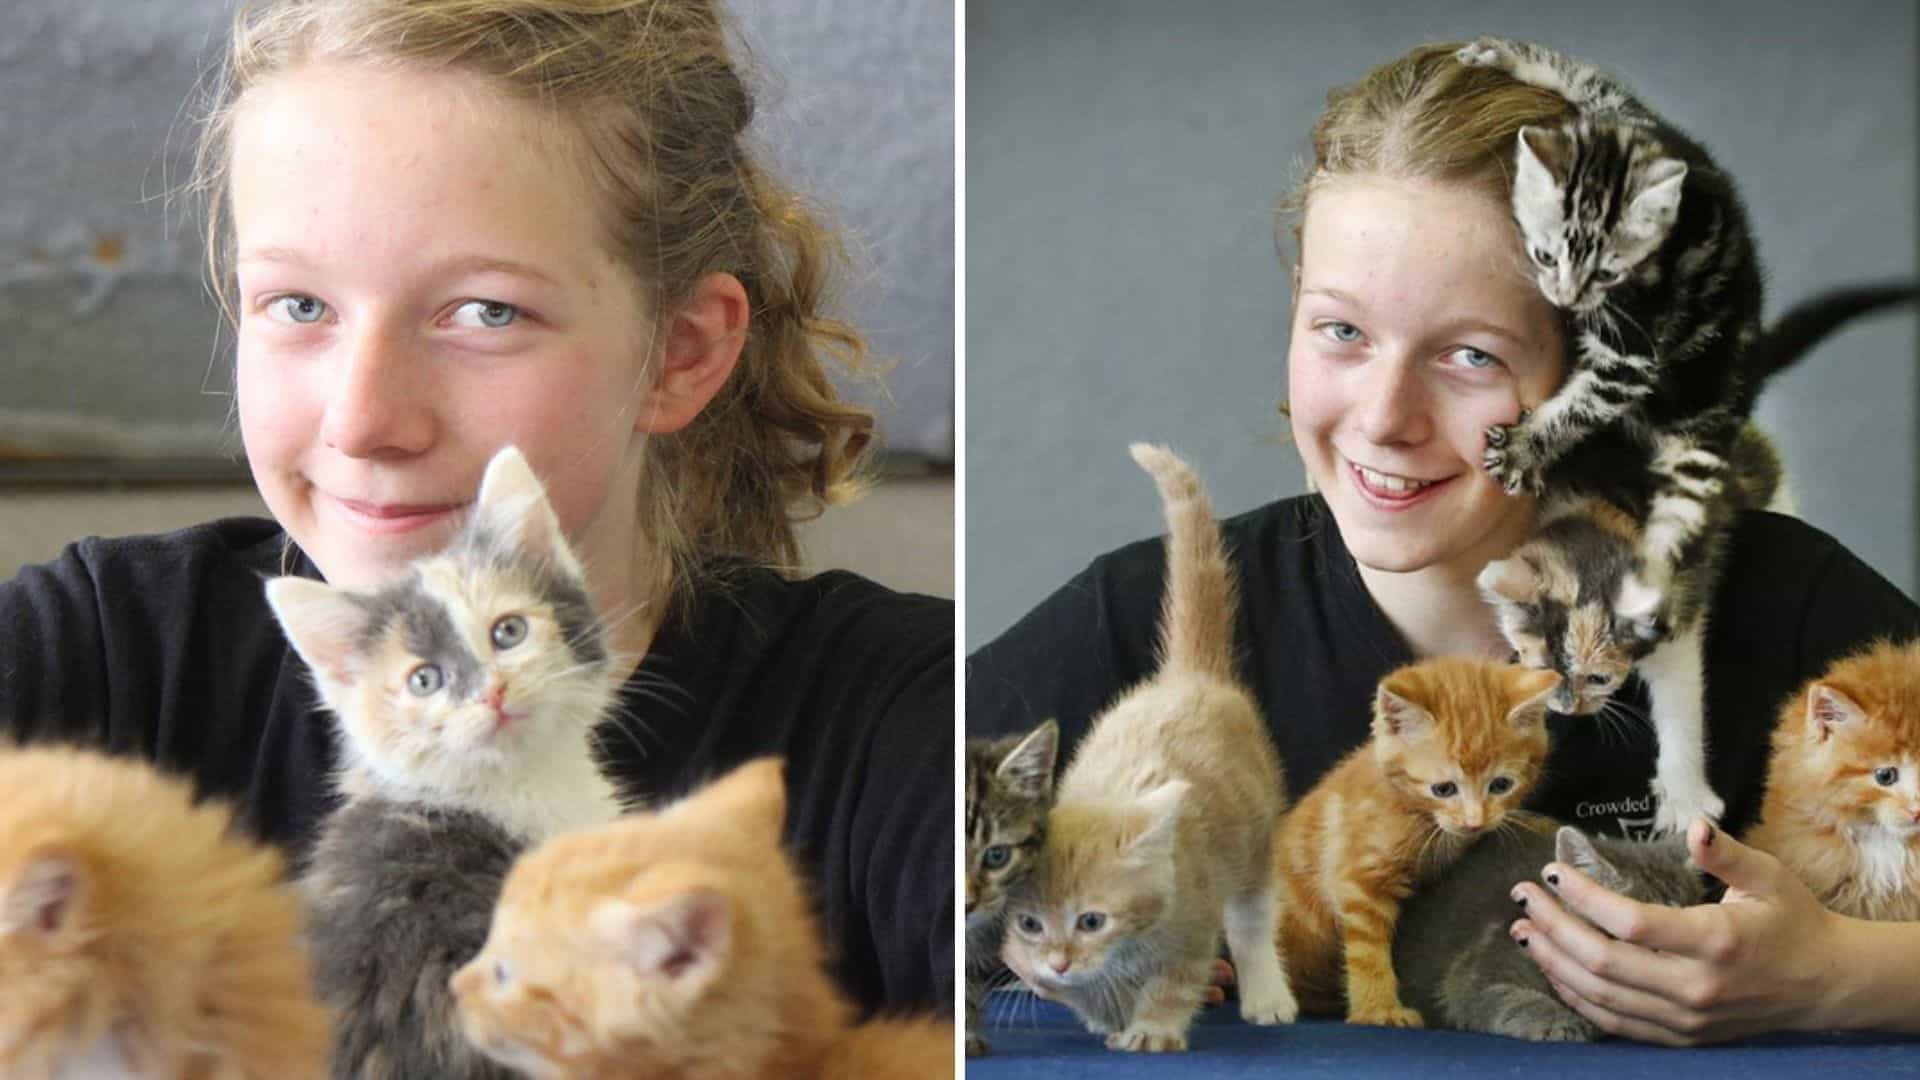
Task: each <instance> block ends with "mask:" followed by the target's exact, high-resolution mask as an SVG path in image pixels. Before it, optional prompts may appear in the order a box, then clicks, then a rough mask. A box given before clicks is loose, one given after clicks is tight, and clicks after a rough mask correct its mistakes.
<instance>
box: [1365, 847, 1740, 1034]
mask: <svg viewBox="0 0 1920 1080" xmlns="http://www.w3.org/2000/svg"><path fill="white" fill-rule="evenodd" d="M1514 820H1515V823H1516V825H1517V827H1516V828H1512V829H1508V830H1506V831H1504V832H1501V833H1499V834H1497V835H1494V836H1489V837H1487V838H1486V839H1485V840H1482V841H1481V842H1479V843H1478V844H1475V845H1474V846H1473V848H1472V850H1470V851H1468V852H1467V853H1466V854H1465V855H1462V856H1461V857H1460V861H1459V862H1457V863H1455V864H1454V865H1453V867H1452V868H1451V869H1449V870H1448V871H1447V872H1446V873H1445V874H1443V875H1441V876H1440V877H1439V878H1438V879H1436V880H1435V881H1434V882H1433V883H1432V884H1431V885H1428V886H1426V887H1425V888H1422V889H1421V890H1419V891H1418V892H1416V893H1415V894H1414V895H1413V897H1412V898H1411V899H1410V900H1408V901H1407V906H1406V910H1405V912H1404V913H1403V914H1402V915H1401V917H1400V932H1399V933H1398V934H1396V935H1394V940H1393V966H1394V970H1395V971H1397V972H1398V973H1399V975H1400V990H1401V993H1402V994H1403V995H1404V997H1405V1000H1406V1002H1407V1004H1408V1005H1409V1006H1411V1007H1412V1008H1414V1009H1415V1010H1417V1011H1418V1012H1419V1013H1420V1014H1421V1015H1422V1016H1424V1017H1426V1019H1427V1021H1428V1022H1429V1023H1430V1024H1431V1025H1432V1026H1434V1027H1443V1028H1451V1029H1454V1030H1457V1031H1483V1032H1487V1033H1490V1034H1493V1035H1505V1036H1508V1037H1510V1038H1515V1039H1531V1040H1533V1041H1536V1042H1575V1041H1590V1040H1593V1039H1597V1038H1599V1037H1600V1031H1599V1029H1598V1028H1596V1027H1594V1026H1593V1024H1592V1023H1591V1022H1589V1021H1588V1020H1587V1019H1586V1018H1585V1017H1583V1016H1581V1015H1580V1014H1579V1013H1577V1012H1575V1011H1573V1009H1572V1008H1571V1007H1569V1006H1568V1005H1567V1004H1566V1003H1565V1002H1563V1001H1561V1000H1560V997H1559V995H1557V994H1555V993H1554V992H1553V988H1552V987H1551V986H1550V985H1548V983H1547V977H1546V975H1544V974H1543V973H1542V972H1541V971H1540V968H1539V967H1538V966H1536V965H1535V964H1534V963H1533V961H1531V960H1529V959H1527V956H1526V954H1525V953H1523V952H1521V951H1520V950H1519V949H1516V948H1514V945H1513V939H1512V938H1510V937H1508V936H1507V928H1508V927H1509V926H1511V925H1513V920H1514V919H1515V917H1517V916H1518V915H1519V912H1518V910H1516V909H1515V908H1514V905H1513V901H1512V900H1511V899H1509V893H1510V891H1511V890H1512V889H1513V886H1514V885H1515V884H1516V883H1518V882H1521V881H1530V880H1533V879H1534V878H1535V877H1537V876H1538V875H1539V873H1540V868H1541V867H1543V866H1545V865H1546V864H1547V863H1548V862H1549V861H1558V862H1560V863H1563V864H1565V865H1568V866H1572V867H1576V868H1578V869H1579V870H1581V871H1583V872H1584V873H1586V874H1587V876H1589V877H1591V878H1593V879H1594V880H1595V881H1597V882H1599V883H1600V884H1601V885H1604V886H1606V887H1607V888H1609V889H1612V890H1613V891H1615V892H1617V893H1621V894H1623V895H1626V896H1630V897H1633V898H1634V899H1636V900H1639V901H1641V902H1643V903H1650V904H1668V905H1671V906H1675V907H1684V906H1687V905H1691V904H1698V903H1702V902H1704V901H1705V900H1706V899H1707V879H1706V878H1705V877H1703V876H1702V875H1701V874H1700V872H1699V870H1698V868H1697V867H1695V866H1694V865H1693V863H1692V861H1691V860H1690V859H1689V858H1688V856H1687V848H1686V842H1685V841H1684V840H1682V839H1681V838H1679V837H1670V838H1668V839H1664V840H1655V841H1631V840H1620V839H1615V838H1612V837H1605V836H1593V837H1589V836H1587V835H1586V834H1585V833H1582V832H1581V831H1580V830H1578V829H1576V828H1574V827H1572V826H1571V825H1563V826H1560V827H1559V828H1558V829H1555V827H1554V822H1553V821H1552V820H1550V819H1548V818H1542V817H1538V816H1537V815H1533V814H1524V813H1522V814H1516V815H1514Z"/></svg>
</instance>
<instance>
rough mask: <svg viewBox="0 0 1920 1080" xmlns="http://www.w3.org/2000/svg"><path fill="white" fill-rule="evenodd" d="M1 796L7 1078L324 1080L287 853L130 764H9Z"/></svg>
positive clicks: (41, 760)
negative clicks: (288, 884) (287, 877)
mask: <svg viewBox="0 0 1920 1080" xmlns="http://www.w3.org/2000/svg"><path fill="white" fill-rule="evenodd" d="M0 791H4V792H5V793H6V794H5V796H4V797H0V1075H5V1076H8V1077H19V1078H23V1080H52V1078H54V1077H62V1076H87V1077H95V1076H132V1075H138V1076H152V1077H167V1078H173V1077H187V1076H206V1075H220V1076H235V1077H244V1078H248V1080H268V1078H278V1077H289V1078H306V1080H311V1078H317V1077H320V1076H323V1075H325V1072H326V1065H327V1034H328V1016H327V1013H326V1011H325V1010H324V1009H323V1008H321V1006H320V1005H319V1004H317V1003H316V1002H315V1001H314V999H313V991H312V989H311V987H310V974H309V967H308V962H307V952H306V946H305V944H304V942H303V940H302V935H303V932H304V927H303V922H302V918H301V914H300V907H299V903H298V901H297V900H296V899H295V897H294V896H293V893H292V891H291V890H290V889H287V888H285V887H284V885H283V881H282V871H283V866H282V863H281V859H280V856H279V854H278V853H276V852H275V851H273V850H272V849H270V848H266V847H262V846H260V845H257V844H255V843H253V842H251V841H249V840H247V839H244V838H243V837H242V836H240V835H239V834H238V833H237V832H236V831H235V830H234V828H233V824H232V815H231V814H230V812H229V811H228V810H227V809H226V808H225V807H222V806H219V805H216V804H213V803H200V804H198V805H196V804H195V802H194V795H193V790H192V788H191V786H190V785H189V784H187V783H186V782H185V781H183V780H175V779H171V778H168V777H165V776H162V775H160V774H159V773H157V772H155V771H154V770H153V769H152V768H151V767H149V766H147V765H145V764H143V763H139V762H135V761H130V760H126V759H119V758H109V757H106V756H103V755H100V754H96V753H92V752H89V751H85V750H80V749H73V748H64V747H40V748H30V749H11V748H9V749H0Z"/></svg>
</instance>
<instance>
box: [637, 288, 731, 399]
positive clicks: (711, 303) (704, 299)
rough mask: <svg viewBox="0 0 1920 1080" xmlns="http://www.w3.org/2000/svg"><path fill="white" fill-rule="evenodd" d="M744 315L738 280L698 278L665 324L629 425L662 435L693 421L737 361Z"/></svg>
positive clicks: (723, 383)
mask: <svg viewBox="0 0 1920 1080" xmlns="http://www.w3.org/2000/svg"><path fill="white" fill-rule="evenodd" d="M750 314H751V313H750V310H749V305H748V302H747V289H746V286H744V285H742V284H740V279H739V278H736V277H734V276H733V275H732V274H708V275H707V276H706V277H703V278H701V279H700V280H699V282H697V283H696V284H695V285H694V287H693V293H692V295H690V296H688V297H687V302H686V303H685V304H682V305H681V306H680V310H679V311H677V312H675V313H674V315H673V317H672V318H671V319H669V320H668V322H667V326H666V339H665V340H666V344H665V347H664V348H663V349H662V351H661V359H660V370H659V371H658V372H656V373H655V375H654V380H653V387H652V389H651V390H649V391H648V392H647V396H646V399H645V400H643V401H642V402H641V403H640V408H639V411H638V413H637V415H636V417H635V420H634V429H635V430H637V431H644V432H646V433H647V434H649V435H665V434H668V433H670V432H675V431H679V430H680V429H681V428H684V427H686V426H687V425H688V424H691V423H693V418H694V417H696V416H699V415H700V410H702V409H704V408H706V407H707V404H708V403H709V402H711V401H712V400H713V399H714V396H715V395H716V394H718V393H720V388H721V387H723V386H725V385H727V378H728V377H729V376H731V375H732V374H733V369H734V366H735V365H737V364H738V363H739V362H740V351H741V349H742V348H744V347H745V346H746V343H747V323H748V321H749V318H750Z"/></svg>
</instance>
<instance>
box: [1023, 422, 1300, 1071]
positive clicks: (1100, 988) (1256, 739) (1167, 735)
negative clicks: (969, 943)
mask: <svg viewBox="0 0 1920 1080" xmlns="http://www.w3.org/2000/svg"><path fill="white" fill-rule="evenodd" d="M1132 453H1133V457H1134V460H1135V461H1137V462H1139V463H1140V465H1141V467H1142V468H1144V469H1146V470H1147V472H1148V473H1150V474H1151V475H1152V476H1153V479H1154V482H1155V484H1156V485H1157V486H1158V487H1159V489H1160V494H1161V499H1162V501H1163V502H1164V504H1165V510H1166V516H1167V525H1168V533H1167V541H1166V543H1167V586H1166V596H1165V601H1164V607H1163V610H1162V613H1161V626H1160V632H1161V637H1160V667H1159V670H1158V671H1156V672H1155V673H1154V675H1153V676H1152V677H1151V678H1149V679H1148V680H1147V681H1145V682H1144V683H1141V684H1140V685H1138V686H1136V687H1134V688H1133V689H1131V690H1128V691H1127V692H1126V693H1125V694H1123V695H1121V697H1120V698H1119V700H1117V701H1115V702H1114V703H1113V704H1112V705H1111V706H1109V707H1108V708H1107V709H1106V710H1104V711H1103V712H1102V713H1101V714H1100V715H1099V716H1098V717H1096V718H1095V719H1094V721H1093V724H1092V726H1091V728H1090V729H1089V731H1088V733H1087V735H1086V737H1085V738H1083V739H1082V740H1081V742H1080V745H1079V748H1078V750H1077V751H1076V752H1075V754H1074V756H1073V761H1072V763H1071V764H1070V765H1068V767H1067V769H1066V772H1065V773H1064V774H1063V775H1062V776H1061V778H1060V783H1059V785H1058V787H1057V789H1056V792H1055V795H1056V799H1057V801H1056V802H1055V804H1054V808H1053V811H1052V813H1051V814H1049V815H1048V817H1047V839H1046V845H1045V848H1044V849H1043V851H1042V854H1041V859H1040V865H1039V866H1038V867H1036V869H1035V870H1034V875H1033V877H1032V878H1031V879H1030V880H1029V881H1028V882H1027V884H1026V885H1025V886H1023V887H1022V888H1020V889H1018V890H1016V891H1015V892H1014V894H1013V895H1012V896H1010V897H1009V898H1008V900H1007V925H1008V927H1009V932H1008V934H1007V936H1006V945H1005V947H1004V949H1003V952H1002V955H1003V957H1004V959H1005V960H1006V962H1007V966H1008V967H1010V968H1011V969H1013V972H1014V973H1015V974H1016V975H1018V976H1020V978H1021V979H1022V980H1023V981H1025V982H1026V983H1027V985H1028V986H1030V987H1032V988H1033V990H1034V992H1035V993H1037V994H1039V995H1040V996H1041V997H1044V998H1048V999H1050V1000H1057V1001H1061V1002H1064V1003H1065V1004H1067V1005H1068V1006H1070V1007H1071V1008H1072V1009H1073V1010H1074V1011H1075V1012H1076V1013H1077V1014H1079V1016H1080V1018H1081V1019H1082V1020H1083V1021H1084V1022H1085V1023H1086V1025H1087V1027H1088V1029H1089V1030H1091V1031H1094V1032H1095V1033H1100V1034H1105V1035H1107V1040H1106V1042H1107V1045H1108V1046H1109V1047H1111V1048H1114V1049H1119V1050H1143V1051H1171V1050H1184V1049H1185V1048H1186V1045H1187V1028H1188V1026H1189V1025H1190V1024H1191V1022H1192V1019H1193V1014H1194V1013H1195V1012H1196V1011H1198V1009H1199V1008H1200V1004H1201V1000H1202V995H1203V994H1204V993H1205V991H1206V988H1207V985H1208V981H1209V976H1210V973H1211V968H1212V962H1213V960H1214V957H1215V955H1216V952H1217V949H1218V947H1219V940H1220V935H1221V932H1222V929H1223V927H1224V930H1225V933H1226V940H1227V947H1228V949H1229V950H1230V952H1231V953H1232V955H1233V962H1234V964H1235V966H1236V967H1237V968H1238V977H1239V983H1240V1015H1241V1016H1242V1017H1243V1018H1245V1019H1246V1020H1247V1021H1248V1022H1249V1023H1255V1024H1280V1023H1289V1022H1291V1021H1292V1020H1293V1019H1294V1017H1295V1015H1296V1014H1297V1013H1298V1011H1299V1010H1298V1007H1297V1006H1296V1005H1295V1003H1294V999H1293V993H1292V991H1291V989H1290V988H1289V987H1288V984H1287V979H1286V974H1285V972H1284V970H1283V969H1282V965H1281V962H1280V954H1279V952H1278V950H1277V948H1276V942H1275V933H1274V930H1275V927H1274V922H1275V917H1276V910H1275V896H1274V889H1273V882H1272V874H1271V863H1272V843H1273V832H1274V828H1275V825H1276V823H1277V821H1278V819H1279V816H1280V813H1281V810H1282V809H1283V808H1284V804H1285V795H1284V786H1283V784H1284V782H1283V777H1282V774H1281V771H1280V760H1279V755H1278V753H1277V752H1276V751H1275V750H1274V747H1273V740H1272V738H1271V736H1269V735H1268V733H1267V728H1266V722H1265V720H1264V719H1263V718H1262V716H1261V714H1260V711H1259V709H1258V707H1257V706H1256V705H1255V704H1254V702H1253V699H1252V697H1251V696H1250V695H1249V694H1248V693H1247V691H1246V690H1245V689H1243V688H1242V687H1241V685H1240V684H1239V682H1238V680H1237V677H1236V675H1235V673H1234V662H1233V628H1234V607H1235V598H1234V582H1233V576H1232V567H1231V564H1230V563H1229V562H1228V561H1227V557H1226V553H1225V551H1224V550H1223V549H1222V546H1221V542H1220V529H1219V525H1218V524H1217V523H1216V522H1215V521H1214V520H1213V512H1212V510H1211V509H1210V507H1209V505H1208V501H1207V497H1206V492H1205V490H1204V489H1203V488H1202V487H1201V486H1200V482H1199V479H1198V478H1197V477H1195V476H1194V474H1193V470H1192V469H1191V468H1189V467H1188V466H1187V464H1186V463H1185V462H1183V461H1181V460H1180V459H1179V458H1177V457H1175V456H1173V454H1171V453H1169V452H1168V451H1167V450H1166V449H1164V448H1162V447H1155V446H1148V445H1146V444H1144V443H1136V444H1134V446H1133V447H1132Z"/></svg>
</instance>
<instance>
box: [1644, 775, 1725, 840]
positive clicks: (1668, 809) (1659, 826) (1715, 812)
mask: <svg viewBox="0 0 1920 1080" xmlns="http://www.w3.org/2000/svg"><path fill="white" fill-rule="evenodd" d="M1652 788H1653V798H1654V801H1655V804H1656V807H1655V809H1654V812H1653V832H1654V835H1655V836H1676V835H1678V834H1680V833H1682V832H1685V831H1686V828H1687V825H1688V824H1689V823H1691V822H1692V821H1693V819H1694V818H1697V817H1705V818H1708V819H1710V820H1712V821H1716V822H1717V821H1719V820H1720V816H1721V815H1722V814H1724V813H1726V810H1727V804H1726V802H1725V801H1724V800H1722V799H1721V798H1720V796H1718V795H1715V794H1714V793H1713V789H1712V788H1710V787H1708V786H1706V784H1705V783H1704V782H1703V783H1697V784H1695V783H1689V784H1685V785H1679V784H1676V785H1672V787H1671V789H1669V785H1667V784H1664V783H1662V782H1660V781H1659V780H1655V781H1653V784H1652Z"/></svg>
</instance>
